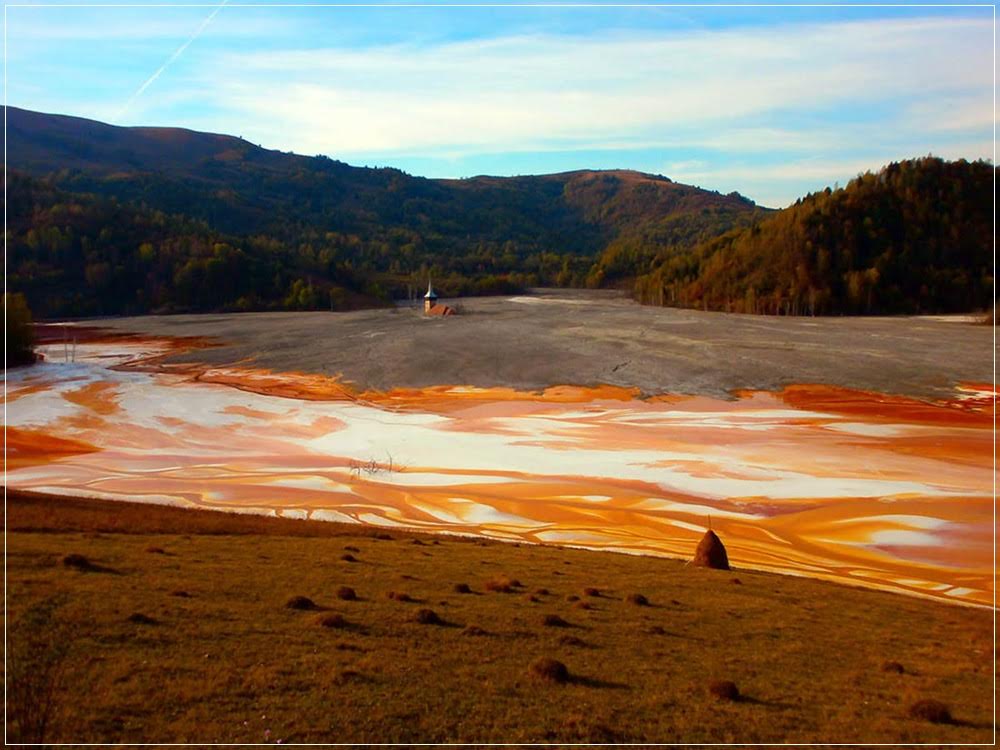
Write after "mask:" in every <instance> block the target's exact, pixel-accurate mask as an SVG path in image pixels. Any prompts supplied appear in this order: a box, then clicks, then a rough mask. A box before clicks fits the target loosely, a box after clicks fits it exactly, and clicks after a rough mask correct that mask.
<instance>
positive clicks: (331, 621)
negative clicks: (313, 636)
mask: <svg viewBox="0 0 1000 750" xmlns="http://www.w3.org/2000/svg"><path fill="white" fill-rule="evenodd" d="M319 624H320V625H322V626H323V627H324V628H346V627H347V620H346V619H344V616H343V615H339V614H337V613H336V612H334V613H333V614H330V615H323V616H322V617H321V618H319Z"/></svg>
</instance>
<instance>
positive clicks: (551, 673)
mask: <svg viewBox="0 0 1000 750" xmlns="http://www.w3.org/2000/svg"><path fill="white" fill-rule="evenodd" d="M531 672H532V674H534V675H535V676H536V677H540V678H541V679H543V680H546V681H548V682H555V683H557V684H560V685H562V684H565V683H567V682H569V670H568V669H567V668H566V665H565V664H563V663H562V662H561V661H557V660H556V659H550V658H548V657H543V658H541V659H539V660H538V661H536V662H535V663H534V664H532V665H531Z"/></svg>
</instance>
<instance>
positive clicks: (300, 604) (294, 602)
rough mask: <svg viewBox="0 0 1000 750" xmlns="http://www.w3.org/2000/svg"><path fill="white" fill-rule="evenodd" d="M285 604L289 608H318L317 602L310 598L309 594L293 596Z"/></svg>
mask: <svg viewBox="0 0 1000 750" xmlns="http://www.w3.org/2000/svg"><path fill="white" fill-rule="evenodd" d="M285 606H286V607H287V608H288V609H305V610H308V609H317V607H316V602H314V601H313V600H312V599H310V598H309V597H308V596H293V597H292V598H291V599H289V600H288V601H287V602H285Z"/></svg>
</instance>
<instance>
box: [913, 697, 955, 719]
mask: <svg viewBox="0 0 1000 750" xmlns="http://www.w3.org/2000/svg"><path fill="white" fill-rule="evenodd" d="M910 716H911V717H913V718H914V719H923V720H924V721H929V722H930V723H931V724H951V723H952V721H953V720H952V718H951V710H950V709H949V708H948V706H946V705H945V704H944V703H942V702H941V701H936V700H934V699H932V698H924V699H922V700H919V701H917V702H916V703H914V704H913V705H911V706H910Z"/></svg>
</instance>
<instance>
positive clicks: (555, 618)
mask: <svg viewBox="0 0 1000 750" xmlns="http://www.w3.org/2000/svg"><path fill="white" fill-rule="evenodd" d="M542 625H544V626H545V627H547V628H568V627H569V626H570V625H569V623H568V622H566V621H565V620H564V619H563V618H561V617H560V616H559V615H545V617H544V619H543V620H542Z"/></svg>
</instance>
